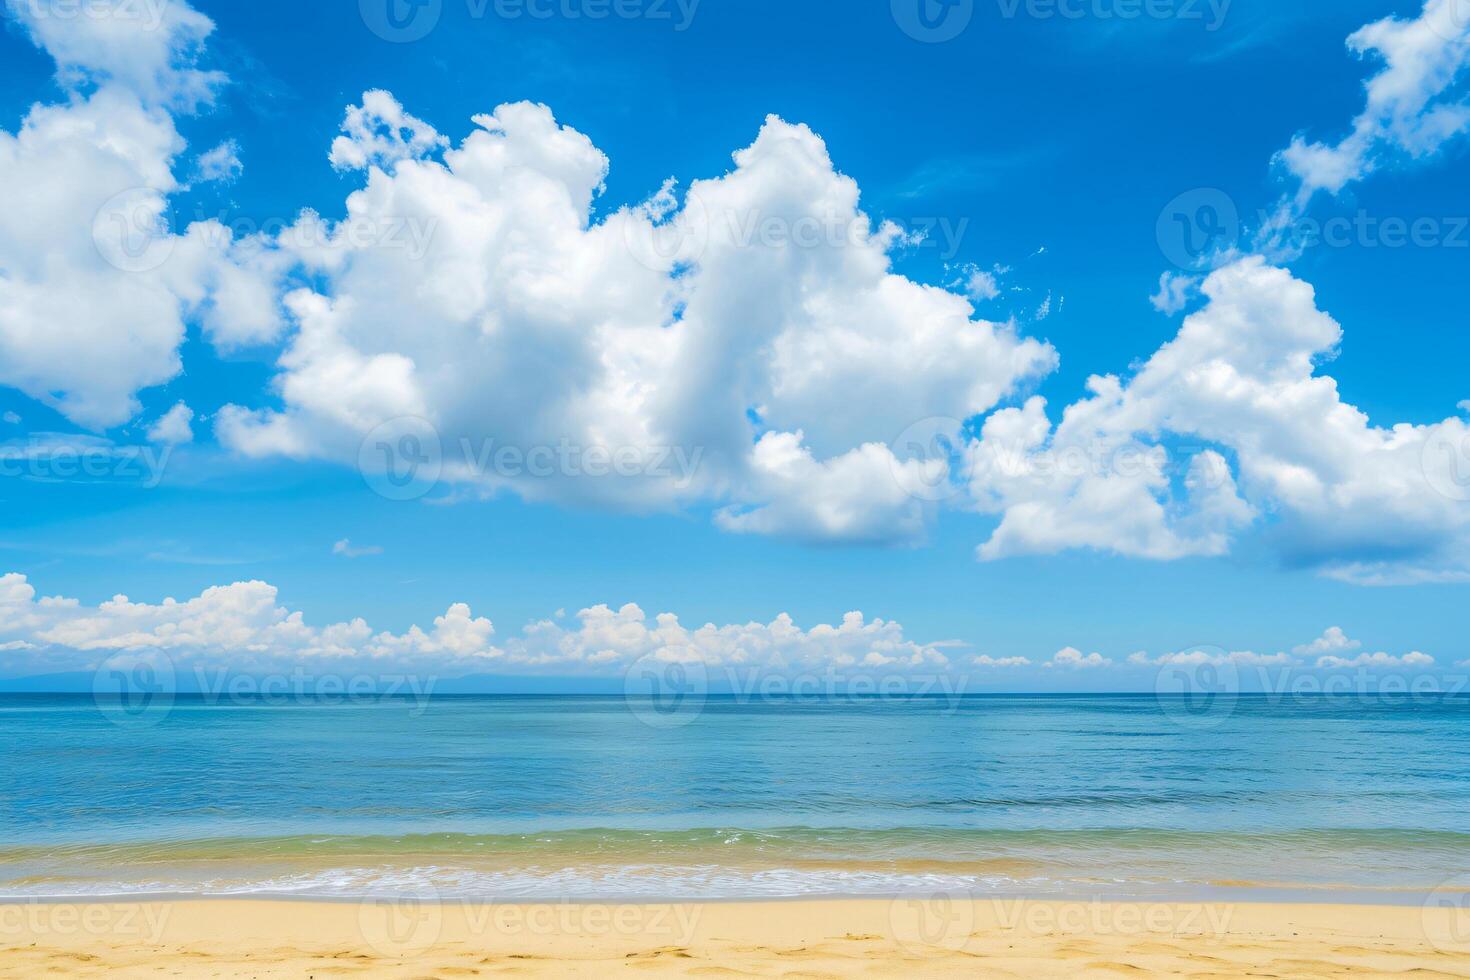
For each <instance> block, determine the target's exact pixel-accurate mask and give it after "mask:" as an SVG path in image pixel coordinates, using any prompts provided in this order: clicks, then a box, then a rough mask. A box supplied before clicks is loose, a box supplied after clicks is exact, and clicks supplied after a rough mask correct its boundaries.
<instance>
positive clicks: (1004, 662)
mask: <svg viewBox="0 0 1470 980" xmlns="http://www.w3.org/2000/svg"><path fill="white" fill-rule="evenodd" d="M970 663H972V664H974V665H975V666H976V667H1030V666H1031V660H1030V659H1029V658H1027V657H992V656H989V655H988V654H981V655H980V656H978V657H975V658H974V659H973V660H971V661H970Z"/></svg>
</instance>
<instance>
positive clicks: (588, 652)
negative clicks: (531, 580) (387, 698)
mask: <svg viewBox="0 0 1470 980" xmlns="http://www.w3.org/2000/svg"><path fill="white" fill-rule="evenodd" d="M0 651H5V652H9V653H13V654H15V655H16V656H13V657H11V658H9V660H8V661H6V660H0V666H4V667H5V668H7V669H15V668H19V667H21V666H23V665H24V666H30V667H41V666H44V665H49V666H51V667H53V668H57V667H71V668H77V667H81V666H86V665H89V664H95V663H97V662H100V661H103V660H106V659H108V658H109V657H111V656H112V655H115V654H122V653H155V652H159V651H162V652H164V653H166V654H168V655H169V656H170V657H172V658H173V659H174V661H175V662H177V663H179V664H180V665H181V666H182V665H183V664H186V663H187V664H195V665H207V666H216V665H224V666H228V667H231V668H235V669H239V670H249V669H259V668H272V667H280V666H282V665H298V664H315V665H320V666H334V665H343V666H352V665H355V666H372V665H381V666H383V667H384V668H392V669H402V668H405V667H408V668H419V669H435V670H446V671H458V672H461V673H473V672H489V673H495V672H499V673H532V672H546V673H553V674H598V675H608V676H616V675H617V674H618V673H619V672H621V671H622V670H623V669H624V668H626V667H628V666H629V665H631V664H633V663H635V662H636V661H638V660H640V659H642V658H644V657H653V658H656V659H659V660H664V661H670V662H690V663H696V662H697V663H702V664H705V665H706V666H709V667H716V666H720V667H730V668H751V669H757V670H762V671H767V670H769V671H798V670H800V671H805V670H826V669H829V668H830V669H834V670H848V669H851V670H863V669H878V668H883V669H887V670H894V671H907V670H913V669H918V668H924V669H928V670H939V669H944V668H946V667H947V665H948V661H947V659H946V658H945V656H944V655H943V654H942V653H940V652H939V650H938V649H937V648H936V647H934V646H927V645H923V644H919V643H915V642H913V641H911V640H909V639H907V638H906V637H905V636H904V631H903V627H902V626H900V625H899V624H897V623H893V622H888V621H885V620H882V619H874V620H868V619H866V618H865V617H864V616H863V614H862V613H858V612H852V613H848V614H847V615H846V616H845V617H843V619H842V622H841V623H839V624H837V625H835V626H832V625H819V626H815V627H812V628H811V629H808V630H803V629H801V628H800V627H798V626H797V625H796V624H795V623H794V622H793V621H792V620H791V617H790V616H787V615H785V614H782V615H781V616H778V617H777V618H776V619H775V620H774V621H772V622H770V623H764V624H763V623H746V624H743V625H738V624H737V625H725V626H716V625H713V624H709V625H705V626H701V627H699V628H697V629H688V628H686V627H684V626H683V625H681V624H680V622H679V620H678V617H676V616H674V615H673V614H671V613H664V614H662V615H659V616H655V617H653V618H652V619H651V620H650V619H649V617H647V616H646V615H645V614H644V612H643V610H642V609H640V608H638V607H637V606H635V605H625V606H623V607H622V608H620V609H612V608H610V607H608V606H594V607H592V608H590V609H584V610H582V611H581V612H580V613H578V614H577V622H576V624H575V625H573V626H570V627H569V626H566V625H563V624H562V623H560V622H557V621H555V620H545V621H541V622H537V623H533V624H531V625H529V626H527V627H526V628H525V630H524V631H522V632H521V633H519V634H518V635H515V636H511V637H508V638H506V639H505V640H504V641H503V642H497V639H496V630H495V627H494V625H493V624H492V623H491V622H490V620H488V619H484V618H480V617H476V616H475V615H474V614H473V612H472V611H471V610H470V607H469V606H467V605H465V604H463V603H457V604H455V605H452V606H450V607H449V609H448V611H446V612H445V613H444V615H442V616H439V617H437V618H435V619H434V621H433V627H432V628H431V629H421V628H419V627H418V626H413V627H410V628H409V629H408V630H407V631H406V632H404V633H392V632H379V631H375V630H373V629H372V628H371V627H369V626H368V624H367V623H366V622H365V621H364V620H362V619H353V620H351V621H350V622H342V623H333V624H329V625H326V626H320V627H318V626H311V625H309V624H307V622H306V620H305V618H304V616H303V615H302V614H301V613H300V612H293V611H291V610H289V609H287V608H285V607H284V606H282V605H281V604H280V601H279V596H278V594H277V591H276V589H275V587H274V586H271V585H268V584H266V583H265V582H237V583H234V584H232V585H225V586H217V587H214V588H210V589H206V590H205V591H204V592H202V593H201V594H200V595H198V596H195V597H194V598H190V599H186V600H183V601H178V600H174V599H165V600H164V601H163V602H161V603H158V604H149V603H140V602H133V601H132V600H130V599H128V598H127V597H126V596H121V595H120V596H116V597H114V598H113V599H110V600H108V601H106V602H103V603H101V604H99V605H97V606H95V607H88V606H83V605H82V604H81V603H80V602H79V601H78V600H76V599H67V598H60V597H55V598H46V597H39V596H38V595H37V593H36V590H35V588H34V587H33V586H32V585H31V583H30V582H29V581H28V580H27V578H26V577H25V576H24V575H18V574H10V575H5V576H0Z"/></svg>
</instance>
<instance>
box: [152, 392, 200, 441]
mask: <svg viewBox="0 0 1470 980" xmlns="http://www.w3.org/2000/svg"><path fill="white" fill-rule="evenodd" d="M193 421H194V410H193V409H192V408H190V407H189V406H188V405H185V404H184V403H183V402H179V403H178V404H177V405H175V406H174V407H173V408H171V409H169V410H168V411H167V412H165V413H164V414H163V415H162V416H161V417H160V418H159V419H158V421H157V422H154V423H153V425H152V426H151V427H150V428H149V429H148V441H150V442H158V443H163V444H164V445H167V446H178V445H182V444H184V443H187V442H193V441H194V426H193V424H192V423H193Z"/></svg>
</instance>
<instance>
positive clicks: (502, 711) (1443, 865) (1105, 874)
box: [0, 695, 1470, 901]
mask: <svg viewBox="0 0 1470 980" xmlns="http://www.w3.org/2000/svg"><path fill="white" fill-rule="evenodd" d="M635 707H636V705H635ZM649 717H650V715H649V714H648V712H647V711H645V710H641V709H640V710H630V705H629V704H628V703H626V702H625V701H624V700H623V699H622V698H613V697H607V698H598V697H578V698H549V697H543V698H510V697H447V698H435V699H433V700H430V701H428V702H423V703H420V702H415V701H412V700H394V699H385V700H379V701H374V702H372V703H335V702H330V703H328V702H307V703H290V704H270V705H267V704H210V703H208V702H206V701H204V700H201V699H198V698H180V699H179V700H177V701H175V702H173V703H172V704H170V705H168V706H167V709H166V710H158V708H157V706H154V707H153V709H151V710H149V711H146V712H143V713H141V714H139V715H138V716H136V717H135V716H134V715H133V714H131V713H130V712H129V711H127V710H122V709H120V708H119V707H118V706H116V705H111V706H109V705H104V706H103V708H102V709H99V706H98V705H97V704H96V703H94V701H93V699H92V698H90V697H84V696H78V697H68V696H50V695H0V758H3V760H4V762H3V765H0V897H6V896H8V897H24V896H61V895H78V894H82V895H102V894H106V895H116V894H242V893H253V894H277V895H320V896H341V897H351V896H372V895H383V896H389V895H397V894H408V895H423V894H433V895H437V896H442V897H445V898H458V897H474V898H483V899H500V898H505V899H537V900H542V899H544V900H553V899H574V898H581V899H592V898H650V899H651V898H683V897H690V898H695V897H737V896H746V897H757V896H785V895H806V894H829V895H863V894H872V895H879V894H882V895H888V894H898V893H906V892H910V891H934V890H939V889H947V890H953V889H963V890H967V891H972V892H985V893H1014V894H1036V895H1047V894H1076V893H1096V894H1130V895H1161V896H1171V895H1177V896H1181V897H1183V896H1191V895H1195V894H1200V893H1204V892H1224V893H1225V894H1226V895H1227V896H1228V895H1230V894H1238V895H1239V896H1240V897H1250V896H1254V895H1258V894H1263V893H1264V894H1267V897H1269V895H1270V894H1283V893H1284V892H1283V890H1289V891H1293V892H1310V893H1312V894H1320V895H1323V896H1324V897H1326V896H1328V895H1329V894H1335V895H1338V896H1359V895H1361V896H1367V897H1368V898H1370V899H1371V898H1374V897H1375V896H1376V898H1377V899H1378V900H1383V901H1395V900H1401V898H1396V896H1400V897H1402V896H1410V895H1415V894H1422V893H1423V892H1426V891H1428V890H1429V889H1432V888H1435V887H1436V886H1440V885H1442V884H1444V883H1446V882H1447V881H1454V880H1461V881H1463V880H1465V879H1464V877H1463V876H1465V875H1467V874H1470V701H1465V700H1452V699H1423V698H1420V699H1415V700H1409V699H1402V700H1400V701H1398V702H1377V701H1375V702H1362V701H1358V700H1346V699H1341V700H1338V699H1298V698H1287V699H1284V700H1282V699H1271V698H1243V699H1241V700H1239V701H1238V702H1237V703H1232V704H1230V705H1229V706H1228V710H1224V711H1220V710H1218V709H1217V710H1215V711H1214V713H1207V714H1203V715H1193V714H1191V713H1189V712H1188V711H1181V710H1179V709H1178V708H1177V706H1175V705H1171V704H1170V703H1168V702H1167V701H1166V702H1160V701H1159V700H1157V699H1156V698H1154V697H1153V696H1146V697H1145V696H1139V697H1125V696H1099V697H978V698H966V699H962V700H957V701H949V700H944V699H933V700H906V701H886V700H878V699H874V700H866V701H865V700H851V699H848V700H841V701H829V702H819V701H815V700H805V701H801V700H793V701H760V702H753V703H742V702H740V701H739V700H736V699H728V698H724V699H722V698H714V699H711V700H710V701H709V702H708V703H707V704H705V705H704V706H703V710H702V711H701V712H700V713H699V714H698V716H697V717H695V718H692V719H689V718H684V719H680V721H687V722H688V723H687V724H679V725H668V724H665V723H664V721H663V720H661V719H659V718H656V717H655V718H653V720H654V721H655V724H652V725H650V724H648V723H646V721H645V719H647V718H649Z"/></svg>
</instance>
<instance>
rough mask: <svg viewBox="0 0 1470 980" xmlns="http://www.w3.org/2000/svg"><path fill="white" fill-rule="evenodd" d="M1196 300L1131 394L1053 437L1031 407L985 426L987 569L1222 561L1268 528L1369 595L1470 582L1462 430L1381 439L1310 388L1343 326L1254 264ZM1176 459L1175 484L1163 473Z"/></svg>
mask: <svg viewBox="0 0 1470 980" xmlns="http://www.w3.org/2000/svg"><path fill="white" fill-rule="evenodd" d="M1202 291H1203V293H1204V295H1205V297H1206V299H1207V301H1208V302H1207V303H1206V305H1205V307H1204V308H1203V309H1201V310H1199V311H1198V312H1196V313H1194V314H1192V315H1191V316H1189V317H1187V318H1186V319H1185V321H1184V323H1183V325H1182V327H1181V329H1180V331H1179V334H1178V336H1176V337H1175V338H1174V339H1173V340H1172V341H1170V342H1169V343H1168V344H1165V345H1164V346H1163V347H1162V348H1160V349H1159V350H1158V351H1157V352H1156V353H1155V354H1154V355H1153V356H1152V357H1151V358H1149V360H1148V361H1147V362H1146V363H1145V364H1144V365H1143V366H1142V367H1141V368H1140V369H1139V370H1138V371H1137V373H1136V374H1135V375H1134V376H1133V377H1132V378H1131V379H1129V380H1127V381H1124V380H1122V379H1119V378H1117V377H1113V376H1107V377H1094V378H1092V379H1090V380H1089V382H1088V389H1089V391H1090V392H1091V395H1090V397H1088V398H1086V399H1084V400H1082V401H1079V402H1076V403H1075V404H1072V405H1070V406H1068V407H1067V408H1066V409H1065V411H1063V413H1062V418H1061V421H1060V422H1059V423H1058V424H1057V425H1056V426H1055V427H1054V428H1053V427H1052V426H1051V424H1050V422H1049V420H1048V419H1047V417H1046V414H1045V403H1044V402H1043V401H1042V400H1041V399H1039V398H1036V399H1032V400H1031V401H1029V402H1028V403H1027V404H1026V405H1025V406H1024V407H1021V408H1011V409H1004V410H1002V411H999V412H996V413H995V414H993V415H992V416H991V417H990V418H989V419H988V420H987V421H986V423H985V426H984V428H983V430H982V438H981V439H980V440H979V441H978V443H976V444H975V445H974V446H973V447H971V450H970V455H971V461H972V470H971V486H972V492H973V494H974V497H975V499H976V501H977V503H978V505H979V506H980V508H981V509H982V510H986V511H989V512H994V513H997V514H999V515H1000V518H1001V520H1000V525H999V527H998V528H997V529H996V531H995V533H994V534H993V536H992V537H991V539H990V540H989V541H988V542H986V544H985V545H984V546H982V548H981V550H980V555H981V557H982V558H985V559H995V558H1001V557H1006V556H1008V555H1015V554H1027V553H1031V554H1035V553H1049V552H1055V551H1059V550H1062V549H1064V548H1079V547H1086V548H1095V549H1099V550H1106V551H1112V552H1115V553H1119V554H1125V555H1134V556H1141V557H1149V558H1177V557H1181V556H1184V555H1190V554H1203V555H1211V554H1221V553H1223V552H1225V551H1226V550H1227V549H1228V547H1229V544H1230V540H1231V537H1232V535H1233V534H1234V533H1235V532H1238V531H1239V530H1240V529H1241V528H1243V527H1245V526H1247V525H1248V524H1250V523H1252V522H1254V521H1255V520H1256V519H1257V517H1258V516H1259V515H1262V514H1268V515H1270V518H1271V523H1272V525H1273V527H1272V529H1271V540H1272V541H1273V543H1274V545H1275V547H1276V548H1277V550H1278V552H1279V553H1280V554H1281V556H1282V558H1283V560H1284V561H1286V562H1287V563H1290V564H1295V565H1308V566H1313V567H1318V568H1321V569H1323V570H1324V571H1326V572H1327V573H1328V574H1332V575H1335V576H1338V577H1341V578H1344V579H1347V580H1352V581H1360V582H1371V583H1387V582H1403V581H1423V580H1435V579H1437V580H1446V579H1463V578H1466V577H1470V564H1467V559H1466V555H1467V554H1470V549H1467V544H1470V501H1467V500H1466V499H1464V498H1465V497H1466V496H1467V495H1466V494H1462V493H1456V492H1455V491H1456V489H1457V487H1459V486H1460V484H1459V483H1458V482H1457V481H1456V476H1457V471H1456V469H1455V467H1456V465H1457V464H1458V463H1459V461H1458V460H1457V459H1455V458H1454V452H1453V450H1454V449H1455V448H1456V447H1460V446H1462V445H1470V442H1467V441H1466V440H1467V438H1470V433H1467V427H1466V425H1465V423H1464V421H1463V420H1460V419H1458V418H1450V419H1447V420H1445V421H1444V422H1441V423H1438V424H1435V425H1417V426H1416V425H1410V424H1407V423H1403V424H1398V425H1394V426H1391V427H1388V428H1383V427H1378V426H1374V425H1372V424H1371V423H1370V422H1369V420H1368V417H1367V416H1366V415H1365V414H1364V413H1363V412H1362V411H1360V410H1359V409H1358V408H1356V407H1355V406H1353V405H1351V404H1348V403H1347V402H1344V401H1343V400H1342V398H1341V395H1340V393H1339V392H1338V388H1337V383H1336V382H1335V381H1334V380H1333V379H1332V378H1331V377H1327V376H1324V375H1321V374H1319V373H1318V365H1319V364H1320V363H1321V362H1323V361H1324V360H1326V359H1329V358H1330V357H1331V356H1332V354H1333V353H1334V352H1335V350H1336V347H1337V344H1338V342H1339V340H1340V337H1341V329H1340V328H1339V326H1338V324H1337V322H1336V321H1335V320H1333V319H1332V318H1331V317H1330V316H1328V315H1327V314H1326V313H1324V312H1322V311H1321V310H1319V309H1318V308H1317V305H1316V301H1315V294H1314V292H1313V290H1312V287H1311V286H1309V285H1308V284H1306V283H1304V282H1302V281H1300V280H1298V279H1296V278H1294V277H1293V276H1292V275H1291V274H1290V273H1289V272H1287V271H1285V270H1283V269H1279V268H1275V267H1272V266H1270V265H1267V264H1266V263H1265V262H1264V260H1262V259H1261V258H1260V257H1249V258H1245V259H1241V260H1239V261H1236V262H1235V263H1233V264H1231V265H1228V266H1226V267H1224V268H1221V269H1219V270H1216V271H1215V272H1214V273H1212V274H1211V275H1210V276H1209V278H1207V279H1206V280H1205V282H1204V284H1203V286H1202ZM1441 445H1442V446H1443V447H1444V448H1445V449H1447V450H1450V451H1449V452H1444V453H1439V452H1436V451H1435V450H1436V448H1437V447H1439V446H1441ZM1180 456H1184V457H1185V458H1188V459H1190V462H1189V464H1188V466H1187V467H1186V468H1183V471H1182V473H1181V472H1179V471H1178V470H1177V469H1173V468H1171V464H1170V459H1171V458H1178V457H1180ZM1227 458H1228V459H1227ZM1228 460H1233V465H1231V464H1230V463H1229V462H1228ZM1237 474H1238V476H1237Z"/></svg>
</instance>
